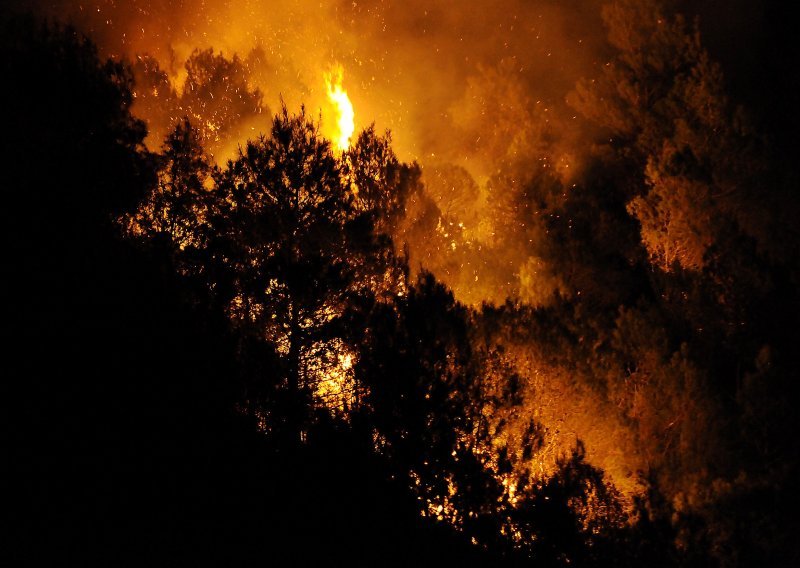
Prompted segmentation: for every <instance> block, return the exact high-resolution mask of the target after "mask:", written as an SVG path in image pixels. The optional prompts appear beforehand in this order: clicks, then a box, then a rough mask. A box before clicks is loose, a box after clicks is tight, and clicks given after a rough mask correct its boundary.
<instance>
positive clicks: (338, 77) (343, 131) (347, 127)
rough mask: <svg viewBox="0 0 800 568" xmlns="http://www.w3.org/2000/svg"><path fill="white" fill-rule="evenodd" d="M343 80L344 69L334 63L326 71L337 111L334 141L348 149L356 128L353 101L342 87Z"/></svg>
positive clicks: (332, 102)
mask: <svg viewBox="0 0 800 568" xmlns="http://www.w3.org/2000/svg"><path fill="white" fill-rule="evenodd" d="M343 80H344V69H343V68H342V66H341V65H339V64H336V65H334V66H333V67H332V68H331V70H330V72H328V73H325V86H326V87H327V88H328V100H330V102H331V104H332V105H333V107H334V109H335V112H336V133H335V135H334V139H333V141H334V143H335V144H336V147H337V148H338V149H339V150H346V149H347V148H348V147H349V146H350V138H351V137H352V136H353V131H354V130H355V123H354V118H355V112H354V111H353V103H351V102H350V98H349V97H348V96H347V91H345V90H344V89H343V88H342V81H343Z"/></svg>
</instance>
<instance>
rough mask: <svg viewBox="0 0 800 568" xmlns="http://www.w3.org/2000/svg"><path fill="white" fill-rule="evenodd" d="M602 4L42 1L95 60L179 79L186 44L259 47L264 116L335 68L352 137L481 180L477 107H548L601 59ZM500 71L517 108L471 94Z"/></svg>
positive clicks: (317, 86) (255, 69) (312, 101)
mask: <svg viewBox="0 0 800 568" xmlns="http://www.w3.org/2000/svg"><path fill="white" fill-rule="evenodd" d="M600 4H601V2H599V1H595V0H592V1H589V2H578V1H570V2H554V1H547V0H546V1H527V2H526V1H521V0H504V1H492V0H481V1H478V2H469V3H465V4H463V5H458V6H456V5H454V4H453V3H452V2H445V1H433V2H431V1H424V2H423V1H420V0H414V1H411V2H407V1H404V2H397V1H394V2H392V1H378V0H366V1H357V2H353V1H341V2H330V1H325V2H317V1H302V2H301V1H289V2H253V1H248V2H240V1H237V2H232V1H225V0H221V1H212V2H208V1H204V0H187V1H174V0H173V1H168V2H143V1H134V2H114V1H104V2H102V1H101V2H94V3H83V2H77V1H64V2H46V3H42V5H41V8H40V10H39V12H40V13H43V14H46V15H48V16H51V17H55V18H58V19H59V20H61V21H66V22H70V23H72V24H74V25H75V26H76V27H77V28H78V29H81V30H83V31H85V32H87V33H88V34H89V35H90V36H91V37H92V38H93V39H94V40H95V41H96V42H97V43H98V44H99V46H100V49H101V51H102V52H103V55H109V56H124V57H127V58H133V57H134V56H136V55H137V54H143V53H148V54H151V55H153V56H154V57H156V58H157V59H158V61H159V64H160V66H161V68H162V69H164V70H166V71H168V72H169V74H170V75H171V77H172V78H173V79H174V80H175V81H176V82H177V81H179V80H180V78H181V75H182V74H183V73H185V71H184V70H183V64H184V63H185V61H186V59H187V58H188V57H189V55H190V53H191V52H192V51H193V50H194V49H206V48H214V49H215V50H217V51H222V52H223V53H224V54H225V55H226V56H230V55H232V54H234V53H236V54H239V55H240V57H242V58H245V57H246V56H247V55H248V54H249V53H251V52H252V51H253V50H254V49H256V50H259V52H260V53H262V54H263V57H259V58H258V59H257V61H256V62H255V63H254V64H252V65H251V66H250V67H251V68H250V72H251V74H252V78H253V80H254V82H255V83H256V84H257V86H258V87H259V88H260V89H261V91H262V92H263V93H264V100H265V103H267V105H268V106H269V107H270V108H273V109H274V108H275V107H276V106H277V105H278V104H279V97H281V96H282V97H283V99H284V100H285V101H286V103H287V105H288V106H289V107H290V109H291V108H295V107H298V106H299V105H300V104H301V103H304V104H306V105H307V107H308V108H309V109H311V110H313V111H315V112H316V111H317V110H318V109H320V108H322V107H323V106H324V100H323V97H324V92H325V91H324V85H323V83H322V75H323V73H324V72H325V70H326V69H327V68H328V67H329V66H330V65H331V64H333V63H335V62H340V63H341V64H342V65H343V66H344V70H345V83H344V86H345V88H346V89H347V91H348V94H349V95H350V98H351V100H352V101H353V104H354V107H355V112H356V127H357V129H360V128H363V127H365V126H368V125H369V124H370V123H372V122H375V124H376V127H377V128H378V129H379V130H383V129H391V131H392V132H393V135H394V143H395V147H396V150H397V151H398V154H399V155H400V157H401V158H402V159H406V160H409V159H418V160H420V161H422V162H431V161H433V162H439V161H445V162H457V163H459V164H461V165H464V166H466V167H467V168H468V169H469V170H470V171H471V172H473V173H474V174H475V175H478V176H480V175H483V174H485V173H487V172H488V171H489V170H490V168H491V166H490V164H488V163H487V159H486V158H487V156H486V149H485V148H483V147H482V146H481V144H480V143H475V140H476V139H477V137H478V136H479V135H480V134H477V135H476V136H475V137H473V135H474V134H476V133H478V132H479V131H480V130H482V129H486V128H490V127H491V121H493V120H494V119H495V117H494V116H492V115H493V114H494V112H492V109H486V108H482V105H484V104H486V103H488V102H493V103H495V102H496V103H499V104H500V105H503V106H505V107H508V108H509V109H510V110H509V112H512V113H513V111H514V109H515V108H517V107H519V106H521V105H526V104H536V101H539V102H540V103H539V104H542V105H548V106H549V108H550V109H551V110H550V112H554V110H555V109H553V107H557V106H559V105H560V104H561V103H562V102H563V100H564V96H565V94H566V93H567V92H568V91H569V90H570V89H571V88H572V87H573V86H574V84H575V81H576V80H577V79H579V78H580V77H582V76H586V75H591V74H593V73H592V67H593V66H595V65H597V64H598V62H600V61H601V60H602V57H603V56H602V45H603V41H602V40H603V38H604V35H605V32H604V30H603V26H602V23H601V19H600V9H599V8H600ZM251 61H252V60H251ZM499 66H503V69H504V70H505V71H504V75H503V80H505V81H509V82H513V83H514V88H513V89H505V91H504V90H503V89H498V92H501V93H502V92H505V93H507V94H509V95H515V96H521V97H523V99H522V100H505V101H484V100H478V98H479V97H480V96H481V94H480V93H476V92H474V91H475V90H476V89H474V88H473V89H472V90H471V89H470V84H471V82H473V83H474V82H475V81H481V80H482V77H483V74H484V73H485V70H492V69H495V68H498V67H499ZM500 110H503V109H500ZM265 123H268V121H265ZM445 133H447V134H445Z"/></svg>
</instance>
